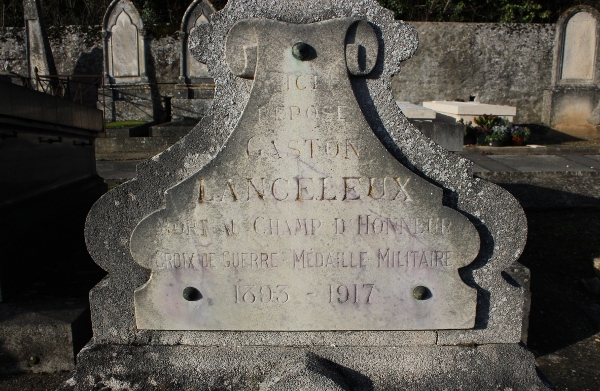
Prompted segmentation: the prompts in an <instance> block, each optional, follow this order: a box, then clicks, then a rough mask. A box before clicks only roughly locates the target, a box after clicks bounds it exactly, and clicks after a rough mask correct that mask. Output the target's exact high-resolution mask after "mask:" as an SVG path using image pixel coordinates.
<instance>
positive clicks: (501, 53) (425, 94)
mask: <svg viewBox="0 0 600 391" xmlns="http://www.w3.org/2000/svg"><path fill="white" fill-rule="evenodd" d="M414 25H415V26H416V28H417V30H418V31H419V39H420V43H419V49H418V51H417V54H416V55H415V56H414V57H413V58H411V59H410V60H409V61H407V62H405V63H404V65H403V67H402V71H401V72H400V73H399V74H398V75H396V77H395V79H394V81H393V88H394V95H395V97H396V98H397V99H398V100H403V101H409V102H412V103H418V104H420V103H422V102H423V101H428V100H455V99H464V100H466V101H468V100H469V99H470V98H471V97H474V99H476V100H479V101H481V102H482V103H492V104H504V105H512V106H517V107H518V113H517V118H516V121H518V122H521V123H540V122H541V121H542V101H543V92H544V90H545V89H548V88H549V87H550V84H551V78H552V52H553V48H554V42H555V25H553V24H484V23H431V22H415V23H414ZM50 35H51V46H52V50H53V52H54V58H55V61H56V66H57V68H58V72H59V73H61V74H98V75H99V74H101V73H102V46H101V40H100V29H99V27H95V28H94V27H92V28H90V27H85V28H82V27H75V26H69V27H66V28H64V29H62V30H61V33H58V32H51V33H50ZM24 42H25V41H24V36H23V29H19V28H8V29H4V30H3V31H2V32H1V33H0V66H2V68H3V69H5V70H11V71H13V72H16V73H19V74H21V75H25V74H26V71H27V68H26V67H27V64H26V60H25V47H24V45H25V43H24ZM149 45H150V50H149V51H148V53H149V57H150V58H149V60H148V75H149V77H150V80H151V81H155V82H158V83H161V84H159V89H160V92H161V94H163V95H164V94H169V95H170V94H171V93H172V89H173V87H174V86H175V84H176V83H177V79H178V76H179V38H178V37H177V36H176V35H174V36H167V37H162V38H152V37H151V39H150V40H149ZM73 54H75V55H73ZM162 83H167V84H162Z"/></svg>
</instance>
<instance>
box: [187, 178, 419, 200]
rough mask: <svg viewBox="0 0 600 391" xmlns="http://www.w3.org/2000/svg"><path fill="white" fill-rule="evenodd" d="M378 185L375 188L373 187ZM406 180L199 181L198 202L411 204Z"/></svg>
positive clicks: (203, 179) (268, 179)
mask: <svg viewBox="0 0 600 391" xmlns="http://www.w3.org/2000/svg"><path fill="white" fill-rule="evenodd" d="M376 183H378V184H376ZM409 183H410V178H404V179H403V178H361V177H342V178H332V177H325V178H309V177H295V178H275V179H272V178H245V179H235V180H234V179H226V180H220V181H219V180H218V179H217V180H214V179H206V178H200V180H199V189H200V190H199V197H198V202H200V203H204V202H238V201H239V202H246V201H250V200H254V199H259V200H275V201H357V200H360V199H365V198H370V199H373V200H385V201H395V202H412V201H413V198H412V197H411V196H410V193H409V191H408V187H409Z"/></svg>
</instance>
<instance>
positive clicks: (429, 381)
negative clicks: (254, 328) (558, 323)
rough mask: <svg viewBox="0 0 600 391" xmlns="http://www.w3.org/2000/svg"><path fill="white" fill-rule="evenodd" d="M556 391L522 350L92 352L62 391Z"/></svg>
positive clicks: (105, 348) (109, 348) (111, 348)
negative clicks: (130, 390)
mask: <svg viewBox="0 0 600 391" xmlns="http://www.w3.org/2000/svg"><path fill="white" fill-rule="evenodd" d="M104 388H107V389H108V388H111V389H116V388H118V389H141V390H164V389H178V390H184V389H190V390H191V389H198V390H208V389H228V390H264V391H267V390H270V391H271V390H272V391H275V390H419V391H421V390H478V391H479V390H508V389H511V390H549V389H550V386H549V385H548V384H547V383H545V382H544V381H543V380H542V379H541V378H540V377H539V376H538V371H537V369H536V367H535V364H534V358H533V355H532V354H531V353H529V352H528V351H527V350H526V349H525V348H523V347H521V346H519V345H516V344H499V345H482V346H477V347H465V346H418V347H417V346H415V347H377V348H375V347H372V348H366V347H346V348H336V347H323V348H310V349H308V348H293V347H194V346H183V345H177V346H128V345H94V344H90V345H88V346H87V347H86V348H84V349H83V350H82V351H81V353H80V354H79V355H78V364H77V370H76V371H75V373H74V374H73V377H72V378H70V379H69V380H67V381H66V382H65V383H64V384H63V385H62V386H61V387H60V388H59V390H82V391H83V390H91V389H104Z"/></svg>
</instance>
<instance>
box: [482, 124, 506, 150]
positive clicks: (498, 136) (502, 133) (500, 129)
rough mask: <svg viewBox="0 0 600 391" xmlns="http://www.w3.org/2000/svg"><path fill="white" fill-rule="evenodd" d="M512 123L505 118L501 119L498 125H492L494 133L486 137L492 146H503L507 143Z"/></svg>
mask: <svg viewBox="0 0 600 391" xmlns="http://www.w3.org/2000/svg"><path fill="white" fill-rule="evenodd" d="M509 124H510V123H509V122H508V121H505V120H502V119H501V120H500V121H499V122H498V125H495V126H494V127H492V133H490V134H489V135H488V136H487V137H486V141H488V143H489V145H490V146H491V147H502V146H504V145H506V143H507V142H508V140H509V136H510V128H509V126H510V125H509Z"/></svg>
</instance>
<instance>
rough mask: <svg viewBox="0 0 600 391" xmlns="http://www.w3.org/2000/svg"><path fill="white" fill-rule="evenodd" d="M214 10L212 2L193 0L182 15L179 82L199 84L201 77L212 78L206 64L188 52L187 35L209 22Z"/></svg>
mask: <svg viewBox="0 0 600 391" xmlns="http://www.w3.org/2000/svg"><path fill="white" fill-rule="evenodd" d="M214 12H215V9H214V7H213V6H212V4H211V3H210V2H208V1H206V0H194V1H193V2H192V3H191V4H190V6H189V7H188V9H187V11H186V12H185V14H184V15H183V20H182V22H181V31H180V32H179V36H180V42H181V71H180V72H181V73H180V77H179V83H180V84H188V85H189V84H192V85H193V84H200V83H201V82H202V81H203V79H212V78H211V77H210V74H209V73H208V68H207V66H206V64H204V63H201V62H200V61H199V60H198V59H197V58H196V57H195V56H193V55H192V54H191V53H190V48H189V45H188V40H189V36H190V35H191V34H192V33H193V32H194V31H195V30H196V28H197V27H198V26H199V25H201V24H206V23H209V21H210V16H211V15H212V14H213V13H214Z"/></svg>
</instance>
